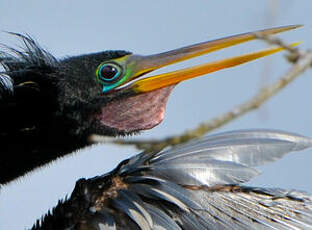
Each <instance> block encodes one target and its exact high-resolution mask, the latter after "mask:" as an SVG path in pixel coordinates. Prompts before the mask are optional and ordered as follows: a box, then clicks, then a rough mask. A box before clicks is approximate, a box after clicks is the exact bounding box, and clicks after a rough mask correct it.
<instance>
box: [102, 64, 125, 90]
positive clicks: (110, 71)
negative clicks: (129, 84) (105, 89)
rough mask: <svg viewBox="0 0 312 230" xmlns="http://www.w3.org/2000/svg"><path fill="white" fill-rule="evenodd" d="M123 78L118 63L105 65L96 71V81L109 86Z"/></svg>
mask: <svg viewBox="0 0 312 230" xmlns="http://www.w3.org/2000/svg"><path fill="white" fill-rule="evenodd" d="M120 76H122V68H121V67H120V66H119V65H118V64H116V63H103V64H101V65H100V66H99V67H98V68H97V70H96V79H97V81H98V82H99V83H100V84H101V85H103V86H107V85H110V84H113V83H115V82H116V81H118V80H119V78H120Z"/></svg>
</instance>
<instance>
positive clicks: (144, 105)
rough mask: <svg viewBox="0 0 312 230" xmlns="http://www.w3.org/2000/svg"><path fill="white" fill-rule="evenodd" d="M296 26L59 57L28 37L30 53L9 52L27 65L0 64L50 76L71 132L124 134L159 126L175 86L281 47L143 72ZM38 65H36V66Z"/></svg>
mask: <svg viewBox="0 0 312 230" xmlns="http://www.w3.org/2000/svg"><path fill="white" fill-rule="evenodd" d="M297 27H298V26H286V27H279V28H273V29H268V30H262V31H256V32H251V33H245V34H240V35H235V36H231V37H226V38H222V39H217V40H213V41H208V42H203V43H198V44H195V45H191V46H187V47H183V48H179V49H175V50H171V51H168V52H163V53H160V54H153V55H146V56H143V55H137V54H132V53H130V52H127V51H104V52H98V53H93V54H87V55H80V56H75V57H68V58H65V59H61V60H56V59H55V58H54V57H52V55H50V54H49V53H47V52H46V51H43V50H42V49H41V48H40V47H39V46H37V45H36V43H34V42H33V40H31V39H30V38H28V37H23V39H24V42H25V44H26V47H27V48H28V49H29V48H30V49H31V50H30V51H31V52H28V53H27V52H26V54H25V53H21V52H19V51H16V50H14V52H15V53H17V54H18V55H19V56H20V58H22V59H24V62H25V61H26V62H28V65H24V66H23V65H21V64H16V63H17V61H16V60H15V62H16V63H15V62H14V61H12V60H10V58H9V57H6V58H7V60H6V62H5V63H4V64H5V65H6V67H7V69H8V72H10V71H11V72H14V71H12V69H14V68H15V69H16V68H17V67H18V68H19V69H25V68H26V69H28V70H29V74H28V75H29V76H31V79H32V80H31V81H32V82H33V81H38V79H40V81H43V82H49V81H47V80H46V79H50V82H52V84H50V83H49V84H48V88H49V89H48V90H47V92H49V95H50V96H48V98H50V99H51V98H53V100H54V102H53V103H54V104H55V105H57V106H56V107H57V109H56V110H55V113H56V114H58V117H59V119H64V120H66V121H69V123H74V124H75V125H73V126H72V127H75V128H73V129H74V131H73V132H75V133H78V134H81V133H84V134H85V133H87V134H88V135H91V134H99V135H113V136H116V135H125V134H131V133H135V132H138V131H141V130H146V129H151V128H153V127H154V126H156V125H158V124H159V123H160V122H161V121H162V120H163V118H164V114H165V107H166V103H167V100H168V97H169V95H170V93H171V91H172V89H173V88H174V86H175V85H176V84H178V83H180V82H182V81H184V80H187V79H191V78H194V77H198V76H202V75H205V74H208V73H211V72H215V71H218V70H221V69H224V68H229V67H233V66H236V65H240V64H243V63H245V62H248V61H252V60H255V59H257V58H260V57H263V56H266V55H270V54H273V53H275V52H278V51H280V50H282V48H280V47H277V48H269V49H266V50H262V51H259V52H254V53H250V54H245V55H241V56H237V57H232V58H227V59H224V60H219V61H215V62H212V63H204V64H201V65H197V66H193V67H189V68H186V69H182V70H177V71H173V72H169V73H163V74H158V75H154V76H148V77H147V76H146V74H148V73H151V72H152V71H154V70H157V69H160V68H162V67H165V66H168V65H171V64H174V63H177V62H181V61H185V60H188V59H191V58H194V57H197V56H200V55H204V54H208V53H210V52H213V51H217V50H220V49H223V48H226V47H230V46H234V45H237V44H240V43H243V42H247V41H250V40H253V39H255V38H257V34H261V35H263V36H265V35H271V34H275V33H280V32H283V31H287V30H290V29H294V28H297ZM26 51H27V50H26ZM29 53H34V54H33V55H32V56H33V57H34V58H33V59H34V60H35V61H33V60H32V59H31V56H30V54H29ZM31 61H33V62H37V64H36V63H31ZM14 63H15V64H14ZM38 63H39V64H40V63H41V67H40V65H38ZM2 64H3V61H2ZM31 71H33V72H31ZM16 74H17V75H18V74H19V71H16ZM11 75H12V74H11ZM34 76H40V78H39V77H36V79H37V80H34ZM16 79H18V77H15V78H14V81H16V82H18V80H16ZM37 85H39V86H40V87H39V88H40V89H39V90H40V91H43V88H42V83H40V84H37ZM33 87H34V86H33ZM52 89H53V90H52ZM54 94H55V95H54ZM38 100H40V98H39V99H38ZM53 100H52V99H51V101H53ZM55 101H57V102H55ZM47 107H50V105H48V106H47Z"/></svg>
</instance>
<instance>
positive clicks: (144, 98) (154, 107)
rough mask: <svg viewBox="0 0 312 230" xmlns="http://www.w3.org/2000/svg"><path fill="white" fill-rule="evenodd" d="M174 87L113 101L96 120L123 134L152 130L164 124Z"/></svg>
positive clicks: (102, 110)
mask: <svg viewBox="0 0 312 230" xmlns="http://www.w3.org/2000/svg"><path fill="white" fill-rule="evenodd" d="M173 88H174V86H169V87H165V88H161V89H157V90H154V91H151V92H148V93H142V94H138V95H134V96H131V97H128V98H122V99H120V100H117V101H116V100H115V101H112V102H111V103H108V104H106V105H105V107H103V108H102V109H101V112H100V113H98V114H97V115H96V119H97V120H98V121H100V123H101V124H102V125H104V126H106V127H110V128H113V129H115V130H118V131H119V132H123V133H132V132H136V131H140V130H146V129H151V128H153V127H155V126H156V125H158V124H159V123H161V122H162V120H163V118H164V115H165V110H166V104H167V101H168V97H169V95H170V93H171V91H172V89H173Z"/></svg>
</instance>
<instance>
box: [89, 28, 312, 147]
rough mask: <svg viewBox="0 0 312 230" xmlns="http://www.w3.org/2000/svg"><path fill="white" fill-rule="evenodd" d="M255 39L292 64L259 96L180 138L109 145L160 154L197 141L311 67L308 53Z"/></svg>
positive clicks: (119, 141)
mask: <svg viewBox="0 0 312 230" xmlns="http://www.w3.org/2000/svg"><path fill="white" fill-rule="evenodd" d="M256 36H257V37H258V38H259V39H261V40H264V41H265V42H267V43H269V44H274V45H278V46H281V47H283V48H285V49H286V50H287V51H288V52H289V55H288V60H289V61H290V62H292V63H293V65H292V67H291V68H290V69H289V70H288V71H287V72H286V73H285V74H284V75H283V76H282V77H280V78H279V79H278V80H277V81H276V82H274V83H272V84H270V85H268V86H266V87H263V88H262V89H260V90H259V92H258V93H257V94H256V95H255V96H254V97H252V98H251V99H249V100H247V101H246V102H244V103H242V104H240V105H238V106H235V107H234V108H233V109H231V110H229V111H228V112H226V113H224V114H221V115H219V116H217V117H215V118H213V119H211V120H208V121H206V122H204V123H202V124H200V125H199V126H198V127H197V128H195V129H192V130H188V131H186V132H185V133H183V134H182V135H178V136H171V137H168V138H165V139H162V140H133V141H127V140H124V139H117V140H116V139H114V140H112V139H109V142H111V143H114V144H119V145H133V146H135V147H136V148H138V149H142V150H146V151H154V150H160V149H162V148H164V147H167V146H174V145H177V144H181V143H185V142H188V141H190V140H192V139H195V138H198V137H201V136H203V135H205V134H206V133H208V132H211V131H212V130H215V129H217V128H219V127H221V126H223V125H225V124H227V123H229V122H230V121H233V120H235V119H236V118H238V117H240V116H242V115H244V114H246V113H248V112H251V111H253V110H255V109H257V108H259V107H260V106H261V105H262V104H263V103H264V102H266V101H268V100H269V99H270V98H271V97H272V96H274V95H275V94H276V93H278V92H279V91H280V90H282V89H283V88H285V87H286V86H287V85H288V84H289V83H291V82H292V81H293V80H295V79H296V78H297V77H298V76H299V75H300V74H301V73H303V72H304V71H305V70H307V69H308V68H309V67H311V66H312V52H311V51H305V52H302V51H299V50H298V49H297V48H294V47H292V46H289V45H288V44H286V43H284V42H283V41H282V40H280V39H276V38H271V37H267V36H262V35H261V34H256ZM94 140H96V141H99V142H102V141H104V142H107V139H106V138H104V139H103V138H102V137H95V139H94Z"/></svg>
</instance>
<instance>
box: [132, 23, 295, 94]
mask: <svg viewBox="0 0 312 230" xmlns="http://www.w3.org/2000/svg"><path fill="white" fill-rule="evenodd" d="M298 27H301V26H300V25H293V26H284V27H278V28H272V29H266V30H260V31H255V32H249V33H244V34H239V35H234V36H230V37H226V38H221V39H217V40H213V41H208V42H203V43H199V44H195V45H191V46H187V47H183V48H180V49H175V50H172V51H168V52H164V53H160V54H154V55H149V56H140V55H131V56H129V58H128V60H127V62H128V63H131V65H132V67H133V70H132V71H133V72H132V76H131V78H130V79H129V81H131V80H133V79H135V78H138V77H140V76H142V75H144V74H146V73H148V72H151V71H153V70H156V69H159V68H161V67H164V66H168V65H171V64H174V63H177V62H181V61H185V60H187V59H191V58H194V57H198V56H201V55H204V54H207V53H210V52H214V51H217V50H220V49H224V48H226V47H230V46H234V45H238V44H240V43H244V42H248V41H251V40H254V39H256V38H257V34H259V35H262V36H267V35H272V34H277V33H281V32H284V31H288V30H292V29H296V28H298ZM298 44H299V43H293V44H291V45H292V46H296V45H298ZM281 50H283V48H281V47H275V48H269V49H266V50H261V51H258V52H253V53H249V54H244V55H241V56H237V57H232V58H227V59H224V60H219V61H215V62H211V63H205V64H202V65H197V66H194V67H190V68H186V69H182V70H177V71H173V72H169V73H164V74H159V75H155V76H151V77H148V78H144V79H139V80H137V81H134V82H133V83H131V84H130V85H129V86H128V87H129V88H131V90H133V91H134V92H136V93H141V92H142V93H143V92H149V91H152V90H156V89H159V88H163V87H166V86H169V85H174V84H177V83H179V82H181V81H184V80H187V79H191V78H194V77H198V76H202V75H205V74H208V73H212V72H215V71H218V70H221V69H225V68H230V67H234V66H237V65H240V64H243V63H246V62H249V61H252V60H255V59H258V58H261V57H264V56H267V55H271V54H274V53H276V52H279V51H281Z"/></svg>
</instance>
